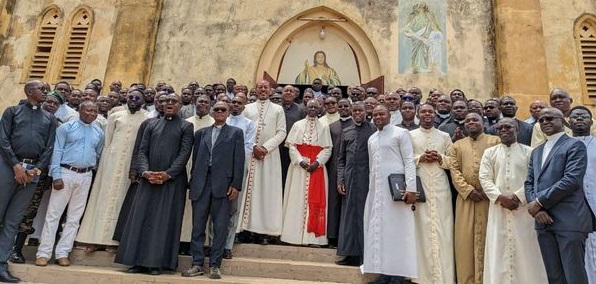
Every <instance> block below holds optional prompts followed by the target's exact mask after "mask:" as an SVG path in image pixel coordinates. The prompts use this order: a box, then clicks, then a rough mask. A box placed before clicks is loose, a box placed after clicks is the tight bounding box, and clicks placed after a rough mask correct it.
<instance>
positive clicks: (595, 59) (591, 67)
mask: <svg viewBox="0 0 596 284" xmlns="http://www.w3.org/2000/svg"><path fill="white" fill-rule="evenodd" d="M579 41H580V47H581V53H582V62H583V67H584V78H585V79H586V91H587V95H588V98H589V99H595V100H596V30H595V29H594V27H593V26H592V25H590V24H589V23H587V22H584V23H583V24H582V26H581V27H580V33H579Z"/></svg>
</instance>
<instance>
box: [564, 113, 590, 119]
mask: <svg viewBox="0 0 596 284" xmlns="http://www.w3.org/2000/svg"><path fill="white" fill-rule="evenodd" d="M569 118H571V119H578V118H581V119H591V118H592V117H591V116H590V115H589V114H587V113H582V114H571V115H569Z"/></svg>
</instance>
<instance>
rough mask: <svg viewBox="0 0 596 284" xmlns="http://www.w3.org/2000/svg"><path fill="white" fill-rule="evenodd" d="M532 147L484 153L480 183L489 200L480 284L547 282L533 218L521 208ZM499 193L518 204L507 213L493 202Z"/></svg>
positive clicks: (500, 148)
mask: <svg viewBox="0 0 596 284" xmlns="http://www.w3.org/2000/svg"><path fill="white" fill-rule="evenodd" d="M531 153H532V148H530V147H528V146H526V145H522V144H519V143H515V144H512V145H511V147H507V146H506V145H505V144H499V145H497V146H493V147H491V148H488V149H486V151H484V155H483V156H482V161H481V163H480V183H481V184H482V188H483V189H484V192H485V193H486V195H487V196H488V198H489V199H490V205H489V209H488V225H487V229H486V250H485V256H484V283H486V284H493V283H494V284H501V283H502V284H506V283H510V284H515V283H527V284H530V283H547V282H548V279H547V277H546V270H545V268H544V263H543V262H542V255H541V254H540V247H539V246H538V239H537V236H536V231H535V230H534V218H532V216H530V214H528V211H527V210H526V208H525V206H524V205H525V204H526V197H525V192H524V182H525V180H526V176H527V174H528V164H529V162H530V155H531ZM501 194H506V195H509V194H515V195H516V196H517V198H519V200H520V201H521V205H520V206H519V207H518V208H517V209H515V210H509V209H506V208H504V207H502V206H501V205H500V204H499V203H497V201H496V200H497V198H498V197H499V195H501Z"/></svg>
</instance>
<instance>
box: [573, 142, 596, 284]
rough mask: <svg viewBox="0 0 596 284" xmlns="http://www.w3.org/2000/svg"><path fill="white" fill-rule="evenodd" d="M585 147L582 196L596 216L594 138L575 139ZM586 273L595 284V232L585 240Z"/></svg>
mask: <svg viewBox="0 0 596 284" xmlns="http://www.w3.org/2000/svg"><path fill="white" fill-rule="evenodd" d="M575 138H577V139H579V140H580V141H582V142H584V145H586V150H587V153H588V165H587V167H586V175H585V176H584V194H585V195H586V200H587V201H588V204H589V205H590V209H592V213H593V214H594V215H596V178H594V173H596V137H594V136H583V137H575ZM584 261H585V262H586V272H587V274H588V283H590V284H596V232H592V233H590V234H589V235H588V239H587V240H586V257H585V259H584Z"/></svg>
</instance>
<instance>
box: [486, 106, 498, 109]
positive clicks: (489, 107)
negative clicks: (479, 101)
mask: <svg viewBox="0 0 596 284" xmlns="http://www.w3.org/2000/svg"><path fill="white" fill-rule="evenodd" d="M493 108H495V107H494V106H485V107H484V109H493Z"/></svg>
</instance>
